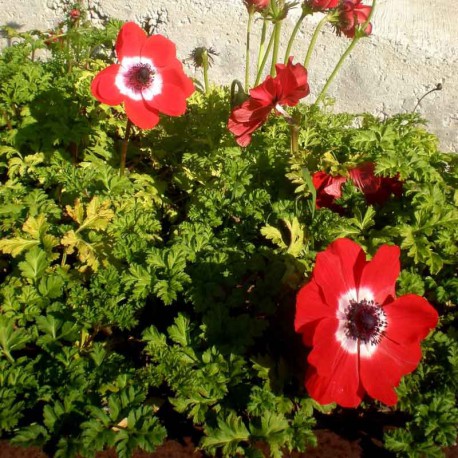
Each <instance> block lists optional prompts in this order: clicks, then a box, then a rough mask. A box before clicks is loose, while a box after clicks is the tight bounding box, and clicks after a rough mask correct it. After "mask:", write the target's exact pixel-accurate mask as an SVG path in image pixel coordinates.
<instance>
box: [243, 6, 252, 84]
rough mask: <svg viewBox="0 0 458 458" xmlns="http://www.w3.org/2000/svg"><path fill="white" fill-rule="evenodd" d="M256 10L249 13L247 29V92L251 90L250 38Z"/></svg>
mask: <svg viewBox="0 0 458 458" xmlns="http://www.w3.org/2000/svg"><path fill="white" fill-rule="evenodd" d="M253 16H254V9H253V8H250V10H249V11H248V24H247V27H246V56H245V92H248V89H249V88H250V38H251V26H252V25H253Z"/></svg>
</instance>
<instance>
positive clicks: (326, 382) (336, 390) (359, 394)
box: [305, 361, 365, 408]
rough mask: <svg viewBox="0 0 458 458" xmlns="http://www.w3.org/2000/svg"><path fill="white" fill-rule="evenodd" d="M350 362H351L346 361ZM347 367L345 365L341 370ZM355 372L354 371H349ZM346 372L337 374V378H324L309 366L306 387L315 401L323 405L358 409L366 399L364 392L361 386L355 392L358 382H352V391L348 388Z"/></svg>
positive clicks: (306, 374)
mask: <svg viewBox="0 0 458 458" xmlns="http://www.w3.org/2000/svg"><path fill="white" fill-rule="evenodd" d="M346 362H350V363H351V361H346ZM346 367H347V366H345V365H343V366H342V367H341V368H340V370H342V369H345V368H346ZM349 372H350V373H351V372H353V371H352V370H350V371H349ZM343 373H344V371H342V372H340V373H337V374H336V377H323V376H321V375H318V374H317V372H316V370H315V369H314V367H313V366H309V368H308V369H307V372H306V373H305V387H306V388H307V391H308V393H309V395H310V397H312V398H313V399H314V400H315V401H317V402H318V403H320V404H322V405H326V404H331V403H332V402H336V403H337V404H339V405H340V406H342V407H349V408H352V407H357V406H358V405H359V404H360V403H361V401H362V400H363V397H364V394H365V393H364V390H363V389H362V386H361V385H359V386H358V388H357V390H356V392H354V390H353V384H354V383H355V382H356V380H351V381H350V389H349V387H347V383H348V382H349V379H348V378H346V377H345V375H343Z"/></svg>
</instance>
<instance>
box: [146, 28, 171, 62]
mask: <svg viewBox="0 0 458 458" xmlns="http://www.w3.org/2000/svg"><path fill="white" fill-rule="evenodd" d="M176 53H177V50H176V47H175V44H174V43H173V42H172V41H170V40H169V39H168V38H165V37H164V36H163V35H151V36H150V37H148V38H147V39H146V41H145V42H144V44H143V46H142V49H141V56H142V57H148V58H149V59H151V60H152V61H153V64H154V66H155V67H166V66H167V65H169V64H170V63H173V61H175V60H177V58H176Z"/></svg>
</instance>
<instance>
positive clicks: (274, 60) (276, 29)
mask: <svg viewBox="0 0 458 458" xmlns="http://www.w3.org/2000/svg"><path fill="white" fill-rule="evenodd" d="M281 24H282V21H277V22H276V23H275V25H274V32H273V35H274V49H273V51H272V64H271V66H270V76H272V77H274V76H275V74H276V69H275V64H276V63H277V62H278V48H279V47H280V37H281Z"/></svg>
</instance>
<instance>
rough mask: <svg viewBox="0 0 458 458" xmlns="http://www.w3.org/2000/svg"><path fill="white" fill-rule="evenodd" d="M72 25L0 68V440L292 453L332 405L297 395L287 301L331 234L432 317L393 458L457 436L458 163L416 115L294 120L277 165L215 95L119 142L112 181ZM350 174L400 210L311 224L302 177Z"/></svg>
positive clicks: (300, 110)
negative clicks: (122, 154)
mask: <svg viewBox="0 0 458 458" xmlns="http://www.w3.org/2000/svg"><path fill="white" fill-rule="evenodd" d="M83 19H84V18H82V20H81V21H80V23H79V25H78V26H76V25H75V24H74V23H72V22H70V21H69V20H67V22H66V23H65V27H64V30H63V32H62V36H60V35H59V36H58V37H57V38H59V40H57V41H55V42H52V43H51V44H49V43H48V45H47V44H46V41H47V40H48V38H49V36H48V35H44V34H42V33H41V34H40V33H38V32H37V33H35V32H34V33H29V34H21V35H20V38H21V40H22V41H20V42H19V43H18V44H17V45H15V46H13V47H9V48H6V49H5V50H4V51H3V52H2V55H1V56H0V79H1V81H2V85H1V88H0V110H1V118H0V179H1V186H0V267H1V270H0V275H1V278H2V283H1V285H0V298H1V305H0V431H1V434H2V437H4V438H6V439H8V440H10V441H12V443H16V444H21V445H31V444H36V445H39V446H41V447H43V448H44V450H45V451H46V452H47V453H49V454H50V455H53V456H57V457H59V456H60V457H71V456H76V455H77V454H79V455H80V456H88V457H89V456H94V454H95V453H96V452H97V451H100V450H103V449H105V448H107V447H113V448H114V449H115V451H116V453H117V455H118V456H120V457H126V458H127V457H129V456H131V454H132V453H133V451H134V450H135V449H136V448H141V449H143V450H145V451H147V452H151V451H153V450H154V449H155V447H157V446H158V445H159V444H161V443H162V441H163V440H164V438H165V437H167V435H172V434H173V431H174V428H175V427H176V425H175V423H177V418H179V420H178V423H180V424H185V425H186V427H187V428H189V429H188V430H187V432H189V431H192V432H193V433H195V434H196V435H200V436H199V437H200V444H199V446H200V447H201V448H202V449H203V450H204V451H205V453H208V454H209V455H212V456H215V455H219V454H222V455H223V456H227V457H233V456H236V455H240V456H243V455H246V456H252V457H254V456H261V455H260V454H261V452H260V449H259V447H258V446H259V444H263V445H265V446H266V447H267V448H266V449H268V453H269V454H270V456H272V457H281V456H283V455H284V454H286V453H287V452H292V451H302V452H304V451H306V449H307V447H309V446H312V445H314V444H315V443H316V438H315V436H314V433H313V429H314V428H315V427H316V425H317V421H319V418H320V415H322V414H326V415H334V413H335V406H334V405H330V406H320V405H318V404H316V403H315V402H314V401H312V400H311V399H309V398H308V397H307V394H306V392H305V389H304V386H303V380H304V371H305V366H306V353H305V350H304V348H303V346H302V345H301V342H300V339H298V337H297V336H296V335H295V334H294V330H293V318H294V301H295V293H296V292H297V290H298V288H299V287H300V286H301V284H303V283H304V282H305V281H306V279H307V278H308V277H309V276H310V273H311V271H312V269H313V267H314V260H315V256H316V253H317V252H319V251H321V250H322V249H324V248H325V247H326V246H327V245H328V244H329V243H330V242H331V241H333V240H334V239H335V238H337V237H343V236H346V237H350V238H352V239H354V240H356V241H358V242H359V243H360V244H361V245H362V246H364V247H365V248H366V250H367V251H368V252H369V253H370V254H373V253H374V252H375V251H376V249H377V248H378V247H379V246H380V245H382V244H385V243H388V244H396V245H399V246H400V247H401V251H402V259H401V261H402V272H401V275H400V277H399V280H398V289H397V292H398V294H399V295H402V294H407V293H415V294H419V295H424V296H425V297H426V298H427V299H428V300H429V301H430V302H431V303H432V304H433V305H434V306H435V307H437V309H438V310H439V311H440V314H441V321H442V329H441V331H438V332H435V333H433V334H432V336H431V337H430V338H429V340H428V341H427V342H426V343H425V347H424V355H425V356H424V359H423V362H422V364H421V365H420V367H419V368H418V369H417V370H416V371H415V372H414V373H413V374H411V375H409V376H406V377H405V378H404V379H403V381H402V383H401V385H400V387H399V389H398V392H399V398H400V402H399V404H398V405H397V407H396V409H397V410H398V411H399V413H400V414H403V415H407V416H408V420H407V421H406V422H405V424H404V425H402V426H401V427H398V428H397V429H395V430H394V431H391V432H389V433H387V435H386V448H388V449H389V450H391V451H394V452H395V453H398V454H399V455H406V456H422V455H425V456H439V454H440V450H441V448H442V447H444V446H449V445H451V444H453V443H454V441H455V439H456V425H457V423H458V413H457V408H456V401H455V395H456V381H457V380H458V373H457V371H458V360H457V357H458V349H457V343H456V340H457V339H456V337H457V331H456V321H454V320H456V318H455V317H456V304H457V302H458V278H457V276H456V258H457V254H458V251H457V246H456V244H454V243H453V241H454V240H456V239H457V235H458V234H457V231H458V229H457V228H458V224H457V194H456V191H455V189H456V183H457V176H456V162H457V159H456V157H455V156H453V155H447V154H443V153H441V152H440V151H439V150H438V146H437V139H436V138H435V137H434V136H433V135H431V134H429V133H428V132H427V131H425V130H424V128H423V127H422V126H421V120H420V119H419V118H418V117H417V116H416V115H412V114H404V115H398V116H394V117H391V118H388V119H386V120H384V121H380V120H378V119H376V118H375V117H373V116H370V115H367V114H364V115H350V114H337V115H336V114H330V113H327V112H325V111H320V110H318V109H317V108H313V107H307V106H299V107H297V108H296V109H295V110H296V114H297V115H298V118H299V117H300V118H301V119H303V121H302V126H301V129H300V131H299V148H298V151H297V152H296V153H294V154H291V152H290V148H289V127H288V125H287V124H286V123H285V122H284V121H282V120H281V119H280V118H278V117H276V116H274V115H272V117H271V118H270V119H269V121H268V122H267V123H266V125H265V126H263V128H262V131H261V132H256V133H255V134H254V135H253V141H252V143H251V145H250V146H249V147H248V148H246V149H240V148H238V147H236V146H235V143H234V140H233V138H232V136H231V135H230V134H229V133H228V131H227V118H228V115H229V110H230V107H229V90H228V89H227V88H213V89H212V90H211V91H210V92H209V93H208V94H202V93H200V92H196V93H195V94H194V95H193V96H192V97H191V98H190V99H189V100H188V110H187V113H186V115H184V116H182V117H178V118H168V117H165V116H164V117H163V118H162V119H161V122H160V124H159V125H158V126H157V127H156V128H155V129H153V130H151V131H148V132H140V131H138V130H137V129H136V128H134V129H133V133H132V136H131V140H130V143H129V148H128V151H127V168H126V174H125V175H124V176H120V175H119V171H118V163H119V151H120V147H121V143H122V141H123V138H124V134H125V117H124V113H123V109H122V107H119V106H118V107H108V106H106V105H102V104H99V103H98V102H96V101H95V100H94V99H93V98H92V96H91V95H90V83H91V81H92V79H93V77H94V76H95V74H96V73H97V72H98V71H99V70H101V69H102V68H104V66H105V65H106V62H109V61H111V59H110V58H109V57H108V55H109V52H110V50H111V46H112V43H113V40H114V38H115V36H116V34H117V30H118V29H119V26H120V24H119V23H117V22H115V21H112V22H109V23H107V24H105V27H104V28H100V29H96V28H93V27H91V26H90V25H89V24H87V23H86V22H85V21H84V20H83ZM54 32H56V31H54ZM8 33H9V34H12V35H11V36H12V37H13V36H16V35H15V34H16V32H14V31H11V30H9V31H8ZM53 36H55V35H53ZM60 39H62V40H60ZM61 44H64V46H61ZM45 46H49V50H50V57H49V59H48V60H47V61H46V62H44V61H40V60H37V59H36V57H35V51H36V50H37V49H40V48H43V47H45ZM3 82H4V84H3ZM366 161H373V162H375V163H376V173H377V174H379V175H381V176H389V177H394V176H397V174H399V178H400V179H401V180H402V181H403V194H402V196H401V197H399V198H395V197H394V196H391V197H390V199H388V202H387V203H386V204H385V205H384V206H380V205H367V203H366V201H365V199H364V197H363V196H362V194H361V192H360V191H359V190H358V189H357V188H356V187H355V186H354V185H353V184H352V183H350V182H347V183H346V184H345V185H344V187H343V195H342V197H341V198H340V199H339V201H338V203H339V205H340V206H341V208H342V213H341V214H339V213H335V212H332V211H330V210H329V209H316V208H315V199H316V195H315V194H316V193H315V190H314V188H313V186H312V183H311V179H310V174H311V173H313V172H315V171H317V170H325V171H327V172H330V173H333V174H342V175H345V174H347V173H348V170H349V169H350V168H352V167H354V166H355V165H357V164H360V163H363V162H366ZM372 408H373V409H378V410H379V414H380V415H385V413H386V410H384V409H382V408H379V407H377V406H372ZM318 413H319V414H318ZM361 415H363V416H364V415H365V410H364V409H362V410H361ZM317 419H318V420H317Z"/></svg>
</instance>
